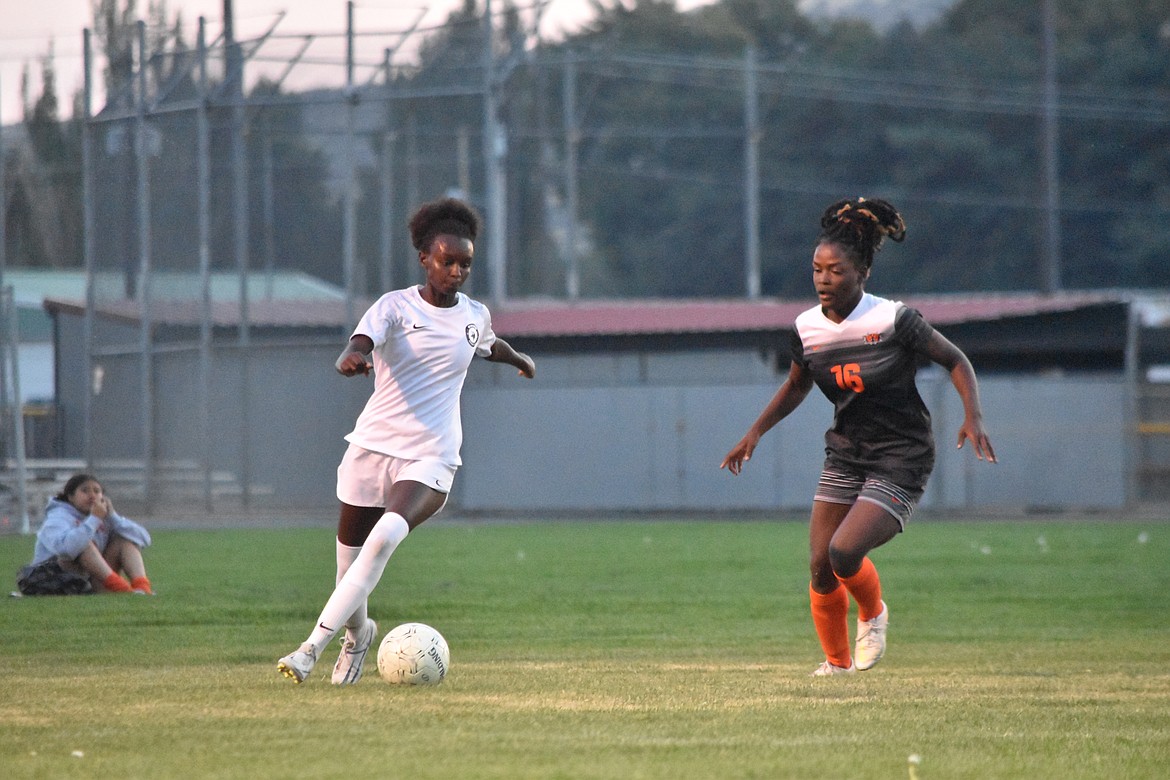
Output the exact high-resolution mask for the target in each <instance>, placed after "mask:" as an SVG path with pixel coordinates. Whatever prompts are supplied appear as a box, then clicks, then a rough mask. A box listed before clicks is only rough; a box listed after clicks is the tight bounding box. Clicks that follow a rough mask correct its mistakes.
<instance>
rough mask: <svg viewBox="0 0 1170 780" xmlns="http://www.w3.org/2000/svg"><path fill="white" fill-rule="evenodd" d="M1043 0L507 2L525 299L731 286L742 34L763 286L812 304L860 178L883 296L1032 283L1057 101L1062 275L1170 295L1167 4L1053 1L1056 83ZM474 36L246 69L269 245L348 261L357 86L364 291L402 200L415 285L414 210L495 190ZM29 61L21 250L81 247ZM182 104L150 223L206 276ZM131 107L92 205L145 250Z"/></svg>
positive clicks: (112, 257) (179, 87)
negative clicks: (573, 276) (310, 70)
mask: <svg viewBox="0 0 1170 780" xmlns="http://www.w3.org/2000/svg"><path fill="white" fill-rule="evenodd" d="M1043 5H1044V3H1042V2H1039V1H1037V2H1030V3H1019V2H1015V0H960V1H959V2H957V3H955V4H954V5H953V6H952V7H951V8H950V10H949V11H947V12H946V13H945V14H943V15H942V16H941V17H940V18H939V19H938V20H937V21H935V22H933V23H931V24H929V25H928V26H925V27H915V26H913V25H911V24H909V23H902V24H899V25H895V26H893V27H890V28H885V29H883V30H882V31H879V30H876V29H875V28H873V27H872V26H870V25H869V24H867V23H863V22H859V21H851V20H846V19H839V20H830V21H826V20H819V19H812V18H809V17H806V16H805V15H803V14H802V13H801V12H800V11H799V9H798V8H797V5H796V2H795V0H721V1H720V2H717V3H714V4H712V5H708V6H704V7H702V8H699V9H696V10H694V11H691V12H687V13H682V12H679V11H678V10H677V9H676V7H675V5H674V4H673V2H668V1H662V0H639V1H638V2H636V3H614V2H611V3H606V2H600V1H599V2H596V3H595V9H596V15H595V18H594V19H593V21H592V22H591V23H590V24H589V25H588V26H587V27H586V28H585V29H582V30H580V31H578V32H575V33H573V34H571V35H568V36H567V37H565V38H564V39H563V40H558V41H555V42H550V41H546V40H541V39H540V38H538V37H537V36H535V35H534V34H533V31H532V30H531V29H530V27H528V26H527V21H526V17H525V15H524V13H522V11H523V10H524V9H521V8H517V7H516V6H515V5H511V4H508V5H505V7H504V12H503V14H502V19H501V20H499V21H498V22H497V23H496V24H495V26H494V28H493V29H494V37H495V41H494V57H493V59H494V62H495V67H496V73H495V74H494V76H493V79H492V81H491V84H492V88H493V89H495V90H496V93H495V94H496V97H497V98H498V110H499V118H500V121H501V123H502V125H503V127H504V128H505V129H506V142H507V151H506V156H505V161H506V162H505V170H506V173H507V191H506V192H507V195H506V199H505V201H506V204H507V215H506V217H507V219H506V223H507V226H508V244H507V248H508V253H507V254H508V272H509V277H508V285H509V293H510V294H511V295H513V296H528V295H545V296H560V295H563V294H564V290H565V284H566V274H567V272H568V267H569V262H570V252H573V253H574V254H573V255H572V256H571V257H572V259H573V261H574V262H575V264H576V266H577V267H578V268H579V270H580V274H581V284H580V290H581V294H582V295H583V296H585V297H602V296H627V297H640V296H738V295H742V294H743V293H744V291H745V286H744V284H745V283H744V257H745V252H746V251H747V242H746V240H745V199H746V197H747V189H746V187H747V186H748V184H747V182H746V181H745V144H746V143H747V138H746V136H745V126H746V122H747V120H746V118H745V107H746V106H745V94H746V93H745V89H746V87H745V74H746V70H745V68H746V67H747V66H746V64H745V63H746V62H747V52H748V51H749V49H750V50H751V51H753V52H754V55H753V59H752V62H754V63H755V66H754V67H755V71H754V74H755V79H756V86H757V90H758V93H757V94H758V105H757V109H758V111H757V114H758V121H759V125H758V130H759V132H758V134H757V135H756V137H755V138H754V139H753V140H754V141H755V143H756V144H757V148H758V151H759V155H758V159H759V167H758V172H757V181H758V188H759V190H758V192H759V224H758V231H759V239H760V247H761V252H760V261H761V289H762V292H763V294H765V295H776V296H781V297H801V296H804V295H807V291H808V287H809V274H808V265H809V257H810V256H811V247H812V243H813V241H814V239H815V235H816V232H817V219H818V217H819V215H820V212H821V210H822V209H823V207H824V206H825V204H827V203H828V202H831V201H832V200H835V199H837V198H839V197H844V196H853V195H869V196H873V197H884V198H887V199H889V200H891V201H893V202H894V203H895V204H896V205H897V206H899V207H900V208H901V209H902V211H903V214H904V216H905V217H906V220H907V223H908V226H909V231H908V237H907V240H906V242H905V243H904V244H902V245H899V246H897V247H896V248H888V249H887V250H886V251H885V252H883V253H882V254H881V255H879V257H878V261H877V263H876V265H875V271H874V283H873V284H874V285H876V286H875V289H880V290H883V291H888V292H892V293H901V292H953V291H966V290H970V291H977V290H1036V289H1042V288H1043V287H1044V284H1045V281H1044V273H1045V269H1044V261H1043V258H1044V257H1045V255H1046V252H1047V251H1048V249H1049V244H1048V242H1050V241H1051V240H1052V235H1051V233H1050V232H1046V225H1047V223H1046V219H1047V213H1046V208H1047V206H1048V204H1049V203H1051V202H1052V201H1051V200H1049V198H1050V190H1049V187H1050V186H1051V185H1052V184H1053V180H1052V179H1051V178H1049V177H1047V175H1046V169H1045V159H1046V158H1045V156H1044V153H1043V152H1044V133H1045V131H1046V125H1045V121H1046V116H1047V117H1048V118H1049V119H1053V118H1054V120H1055V122H1054V126H1055V130H1056V134H1055V140H1056V143H1055V147H1054V149H1055V155H1054V158H1055V161H1056V165H1057V167H1056V170H1057V173H1058V176H1057V177H1056V178H1055V184H1056V186H1057V189H1056V200H1055V203H1056V205H1057V207H1058V208H1057V210H1056V212H1055V213H1056V215H1057V218H1058V220H1057V226H1058V228H1059V230H1058V232H1057V234H1056V235H1057V238H1058V240H1059V247H1058V248H1059V253H1058V258H1059V284H1060V286H1061V287H1063V288H1069V289H1077V288H1099V287H1133V288H1150V287H1166V286H1170V270H1167V266H1168V264H1167V262H1166V259H1167V258H1168V257H1170V227H1168V225H1170V91H1168V90H1170V56H1168V55H1170V7H1168V6H1167V5H1166V3H1165V2H1164V0H1117V2H1111V3H1100V2H1094V1H1093V0H1053V2H1052V5H1051V8H1052V10H1053V11H1054V13H1053V15H1052V17H1051V18H1050V20H1049V22H1050V23H1051V28H1050V29H1051V30H1052V32H1053V33H1054V40H1055V43H1056V45H1055V50H1054V51H1055V59H1054V61H1055V66H1056V67H1055V73H1054V78H1052V79H1051V80H1050V81H1049V82H1048V83H1047V84H1046V71H1045V65H1044V63H1045V58H1044V55H1045V52H1044V48H1043V43H1044V34H1045V19H1044V15H1043V8H1042V7H1043ZM95 10H96V12H97V13H98V22H99V23H97V24H95V31H96V33H97V34H98V37H99V40H100V42H101V52H102V56H103V58H104V61H105V62H106V64H107V67H106V69H105V71H104V75H105V77H106V78H107V80H108V81H107V87H106V92H107V94H108V95H109V96H111V98H110V104H111V105H107V106H105V107H104V108H103V110H105V111H112V110H114V109H115V108H116V106H115V105H114V104H115V103H116V101H117V100H118V99H119V98H118V96H119V95H123V96H124V95H125V94H126V89H125V84H126V83H127V82H128V81H129V75H128V74H129V70H128V68H129V67H130V60H129V59H128V58H127V56H126V52H127V51H128V46H129V45H130V40H131V37H130V36H129V35H128V34H127V29H128V28H129V27H130V26H132V24H133V21H132V20H133V18H134V17H135V13H134V11H135V9H134V3H133V0H122V2H120V3H119V2H118V0H100V2H99V3H98V4H97V5H96V7H95ZM148 10H149V11H150V13H149V14H148V20H149V21H150V24H149V29H151V31H152V33H151V36H150V46H151V50H152V51H153V52H156V54H157V56H152V58H151V60H150V63H151V68H152V71H151V76H150V78H151V83H152V85H153V89H154V90H155V92H156V93H157V94H163V95H164V97H163V98H162V102H163V104H165V103H166V102H168V101H170V102H172V103H174V102H179V101H184V100H188V101H189V100H191V99H192V96H193V95H195V94H196V91H197V87H196V84H195V81H194V75H193V74H194V70H193V69H192V67H191V60H190V58H191V57H192V56H193V55H192V51H193V46H192V42H191V41H189V40H184V38H183V33H182V30H183V26H182V25H181V23H180V20H178V19H170V20H168V19H167V18H166V17H165V15H163V14H160V13H159V6H155V5H154V4H152V5H151V6H150V9H148ZM483 31H484V24H483V17H482V9H481V8H477V7H476V4H475V3H474V2H473V0H466V2H465V3H464V5H463V7H462V8H460V9H458V10H456V11H455V12H454V13H452V14H451V16H450V18H449V19H448V20H447V23H446V24H445V25H443V26H442V27H440V28H437V29H435V30H431V31H427V32H425V33H420V34H419V35H421V36H422V37H423V41H422V44H421V45H420V46H419V48H418V52H417V58H416V60H414V61H412V62H410V63H407V64H395V65H393V66H392V67H390V68H388V69H387V72H386V74H385V78H384V80H383V81H382V83H379V84H377V85H372V86H368V87H365V88H363V90H360V91H359V92H358V93H357V94H356V95H354V96H345V95H342V94H341V92H340V90H331V91H325V92H323V93H320V92H318V93H311V94H298V93H292V92H288V91H286V90H285V88H284V87H283V86H282V84H280V83H276V82H273V81H261V82H259V83H257V84H255V85H254V86H253V87H252V88H251V89H250V90H249V92H248V95H247V99H248V103H249V112H248V115H247V116H248V132H247V134H246V137H247V143H248V148H247V154H246V159H247V161H248V163H247V167H248V175H247V179H248V182H249V187H248V197H249V213H248V251H249V256H250V258H251V259H250V262H251V263H252V264H253V266H256V267H260V266H261V265H262V264H264V263H272V264H274V265H275V266H276V267H279V268H284V269H290V270H302V271H305V272H308V273H311V274H313V275H316V276H319V277H321V278H324V279H327V280H329V281H333V282H340V281H341V278H342V269H341V261H340V257H341V251H340V246H341V243H342V236H341V222H342V218H341V212H340V209H341V203H340V201H339V198H338V195H337V192H338V189H337V171H336V167H337V160H338V159H339V158H340V154H339V152H338V151H337V149H338V144H339V143H341V140H340V133H339V130H338V127H339V126H338V125H336V124H335V123H334V124H332V125H330V123H329V120H330V118H331V117H334V118H335V117H336V116H337V115H339V113H340V112H339V110H338V109H339V107H343V106H345V105H346V103H345V100H346V99H351V100H356V101H358V102H359V103H360V104H361V105H360V108H361V112H362V116H363V121H362V125H361V128H360V132H359V142H360V144H361V146H362V150H363V154H362V155H360V157H361V164H360V167H359V171H358V180H357V184H358V187H359V189H360V193H361V199H360V202H359V204H358V207H357V208H358V219H357V222H356V224H357V226H358V230H357V236H356V244H357V253H358V255H359V257H360V259H361V262H360V266H361V267H362V268H363V269H365V270H364V276H363V279H362V286H363V288H365V289H368V290H370V291H376V290H377V288H378V287H379V285H380V283H381V282H382V281H383V280H385V279H386V278H387V276H386V275H385V274H384V273H383V268H382V267H381V266H382V265H383V264H384V263H385V258H386V248H385V247H383V246H381V245H380V241H381V236H382V232H381V230H380V226H381V225H382V223H383V221H384V220H386V219H387V214H389V219H390V220H391V221H392V223H393V225H394V231H395V234H394V235H395V236H396V239H397V240H396V245H395V247H394V249H393V260H392V262H393V264H394V267H393V269H392V270H393V273H391V274H390V275H389V278H391V279H392V280H393V283H394V284H396V285H401V284H406V283H408V282H410V281H414V279H415V276H414V275H413V274H414V271H415V269H414V265H413V257H412V253H411V251H410V250H409V247H408V246H407V243H406V241H405V238H404V231H403V230H402V228H401V225H402V224H403V223H404V221H405V215H406V214H407V213H408V211H409V209H410V208H411V207H412V206H413V205H414V203H415V202H416V201H417V200H419V199H422V198H429V197H434V196H436V195H439V194H443V193H445V192H448V191H464V192H465V194H466V195H467V196H468V197H469V198H471V199H472V200H473V201H474V202H477V204H479V205H481V207H483V206H485V205H486V204H484V203H483V193H484V190H485V186H484V169H485V165H484V154H485V151H484V149H485V144H484V143H483V141H482V138H481V135H480V134H481V132H482V130H483V122H484V119H483V115H484V110H483V105H484V98H483V92H482V90H483V89H484V85H485V74H484V71H483V63H484V57H483V40H484V33H483ZM42 73H43V79H42V82H43V83H42V91H41V94H40V96H39V97H36V98H31V97H30V98H28V99H26V121H25V125H26V127H27V129H28V137H29V140H30V144H29V147H30V150H31V151H30V152H29V153H27V154H24V155H20V156H18V155H16V154H15V153H13V152H11V151H10V153H9V155H8V159H7V160H6V164H7V166H8V167H7V168H6V172H7V173H8V175H7V176H6V177H5V181H6V182H7V186H8V196H7V198H6V203H7V210H6V213H5V215H4V217H5V219H6V226H7V230H6V236H7V241H8V246H7V249H8V262H9V264H11V265H27V266H48V267H70V266H77V265H79V264H80V262H81V257H82V256H81V251H80V248H81V244H82V239H81V233H80V230H81V224H82V219H81V216H80V208H81V200H80V196H79V192H80V157H81V155H80V151H79V148H80V141H79V139H80V131H79V127H78V121H79V120H77V119H76V118H73V119H67V120H66V119H61V118H60V111H59V107H58V104H59V100H58V97H57V96H56V94H55V85H54V81H53V78H52V62H51V59H48V58H47V59H46V61H45V63H43V64H42ZM216 78H218V79H220V80H221V81H222V79H223V78H224V74H222V73H221V74H218V75H217V76H216ZM570 79H571V84H570V83H569V80H570ZM567 85H568V86H567ZM1046 101H1047V102H1046ZM75 102H76V101H75ZM1046 112H1048V113H1047V114H1046ZM74 116H75V117H76V116H77V112H76V111H75V112H74ZM100 116H101V114H100V113H99V118H100ZM212 116H213V125H212V149H213V152H214V154H213V181H214V185H213V191H214V192H216V193H217V194H218V195H217V197H216V198H214V199H213V203H212V210H213V221H214V224H215V225H216V229H214V230H213V236H214V237H215V244H214V246H213V251H212V257H213V264H214V265H216V266H217V267H222V268H231V267H233V264H234V262H235V259H234V256H233V253H232V248H231V233H232V231H231V228H230V226H231V225H232V224H233V220H234V214H233V212H232V208H231V198H230V197H228V193H230V191H231V187H230V183H229V182H230V177H231V175H232V171H231V169H230V163H231V160H230V156H229V155H227V153H226V151H225V150H226V147H227V143H226V140H225V139H226V137H227V136H226V134H227V132H228V129H229V121H230V117H229V114H228V112H227V110H226V109H223V110H220V111H219V112H218V113H213V114H212ZM184 117H185V115H184V114H182V112H176V113H175V114H174V115H171V114H166V113H164V112H160V113H159V115H158V116H157V117H156V118H154V119H153V120H152V121H153V123H154V126H155V127H156V128H157V129H158V131H159V137H160V138H161V140H160V141H159V145H160V148H159V149H156V150H155V154H154V156H153V157H152V162H151V169H152V173H151V177H152V181H153V182H154V186H152V188H151V194H150V197H151V213H152V219H153V224H154V229H153V231H152V236H153V237H152V241H153V243H154V247H155V249H154V254H155V256H156V265H157V266H158V267H162V268H168V267H170V268H189V269H193V268H194V267H195V266H194V261H193V255H192V251H191V235H193V234H192V233H191V229H190V222H189V220H190V214H191V198H192V197H193V196H192V188H191V187H190V186H187V185H186V184H184V183H185V182H190V181H191V180H192V178H191V177H192V170H193V167H194V165H193V160H192V156H191V154H190V151H189V150H190V149H191V148H192V146H193V144H192V141H191V139H192V137H193V129H192V126H191V122H190V118H189V116H188V117H186V118H184ZM116 126H117V123H114V122H110V123H106V124H104V125H101V128H102V129H101V141H102V144H101V148H102V150H103V153H102V154H101V155H97V156H98V157H100V160H99V161H98V162H97V163H96V165H97V167H98V168H99V169H100V176H101V181H102V182H103V183H104V184H105V186H108V187H109V191H110V192H112V193H119V195H118V196H117V197H110V198H107V199H103V201H102V204H101V209H100V213H99V215H98V216H99V219H101V220H108V222H109V224H111V225H117V226H119V227H118V228H117V229H111V230H107V231H104V232H103V233H102V243H101V246H100V250H99V251H100V253H101V255H102V258H103V260H102V262H103V263H106V264H108V265H110V266H111V267H116V265H117V263H118V262H120V261H121V260H122V259H123V258H125V257H126V256H127V255H132V254H133V252H132V247H133V241H134V235H135V234H134V232H133V229H132V225H133V217H134V215H133V207H132V205H129V204H132V202H133V189H132V178H133V177H132V175H131V172H130V171H131V169H130V167H129V162H128V157H127V156H125V155H123V156H122V157H119V153H118V149H119V148H125V147H119V145H118V143H116V140H117V139H116V138H114V137H113V136H115V135H117V133H116V132H114V128H115V127H116ZM95 127H96V125H95ZM387 165H388V166H389V167H386V166H387ZM571 177H575V183H576V187H575V189H574V195H575V198H574V199H573V200H574V202H575V210H574V209H571V208H570V207H569V200H570V199H569V198H568V193H569V181H570V178H571ZM569 242H571V243H572V246H569Z"/></svg>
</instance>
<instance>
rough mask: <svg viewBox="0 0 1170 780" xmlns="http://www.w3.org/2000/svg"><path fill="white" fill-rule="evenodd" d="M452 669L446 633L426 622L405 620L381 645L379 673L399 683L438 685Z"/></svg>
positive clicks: (386, 678) (387, 679) (388, 680)
mask: <svg viewBox="0 0 1170 780" xmlns="http://www.w3.org/2000/svg"><path fill="white" fill-rule="evenodd" d="M449 668H451V651H450V650H448V649H447V640H445V639H443V635H442V634H440V633H439V632H438V631H436V630H435V629H433V628H431V627H430V626H428V625H426V624H425V623H403V624H402V625H400V626H398V627H397V628H394V629H393V630H392V631H390V633H389V634H387V635H386V636H385V637H383V638H382V644H380V645H379V646H378V674H380V675H382V679H383V680H385V681H386V682H388V683H394V684H395V685H438V684H439V683H441V682H442V681H443V678H444V677H446V676H447V670H448V669H449Z"/></svg>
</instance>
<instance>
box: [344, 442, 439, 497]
mask: <svg viewBox="0 0 1170 780" xmlns="http://www.w3.org/2000/svg"><path fill="white" fill-rule="evenodd" d="M457 469H458V467H457V466H452V465H450V464H449V463H443V462H442V461H438V460H406V459H404V458H395V457H393V456H390V455H384V454H383V453H381V452H374V451H373V450H367V449H365V448H364V447H359V446H357V445H356V444H351V445H349V448H348V449H346V451H345V457H343V458H342V459H341V464H340V465H339V466H338V467H337V499H338V500H339V501H341V502H343V503H346V504H349V505H350V506H386V500H387V497H388V496H389V495H390V487H391V486H392V485H393V484H394V483H395V482H398V481H400V480H404V479H408V480H411V481H413V482H421V483H422V484H424V485H426V486H427V487H429V488H431V489H432V490H437V491H439V492H440V493H450V492H451V485H452V484H453V483H454V482H455V471H456V470H457Z"/></svg>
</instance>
